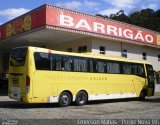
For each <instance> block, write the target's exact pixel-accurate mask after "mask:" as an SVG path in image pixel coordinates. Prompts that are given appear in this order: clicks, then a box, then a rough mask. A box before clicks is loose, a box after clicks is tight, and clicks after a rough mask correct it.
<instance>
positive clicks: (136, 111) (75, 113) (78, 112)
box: [0, 94, 160, 125]
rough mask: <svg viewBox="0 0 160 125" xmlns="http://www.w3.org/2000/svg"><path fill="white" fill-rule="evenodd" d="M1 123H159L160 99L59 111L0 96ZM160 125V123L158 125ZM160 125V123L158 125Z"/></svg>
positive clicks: (91, 103)
mask: <svg viewBox="0 0 160 125" xmlns="http://www.w3.org/2000/svg"><path fill="white" fill-rule="evenodd" d="M0 119H78V120H82V119H157V120H158V119H160V96H155V97H151V98H147V99H146V101H143V102H141V101H138V100H137V99H123V100H109V101H98V102H89V103H88V104H87V105H85V106H75V105H74V104H73V105H71V106H69V107H64V108H60V107H58V106H57V105H56V104H23V103H20V102H17V101H14V100H12V99H9V98H8V97H7V96H6V95H5V94H1V95H0ZM159 122H160V121H159ZM159 125H160V123H159Z"/></svg>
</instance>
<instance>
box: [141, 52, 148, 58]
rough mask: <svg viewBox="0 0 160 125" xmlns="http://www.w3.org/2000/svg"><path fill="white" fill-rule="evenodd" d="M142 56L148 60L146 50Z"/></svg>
mask: <svg viewBox="0 0 160 125" xmlns="http://www.w3.org/2000/svg"><path fill="white" fill-rule="evenodd" d="M142 56H143V60H147V53H146V52H143V53H142Z"/></svg>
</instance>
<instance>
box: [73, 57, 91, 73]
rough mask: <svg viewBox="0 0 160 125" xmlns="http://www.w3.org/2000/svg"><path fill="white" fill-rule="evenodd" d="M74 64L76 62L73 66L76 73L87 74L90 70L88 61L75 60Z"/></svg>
mask: <svg viewBox="0 0 160 125" xmlns="http://www.w3.org/2000/svg"><path fill="white" fill-rule="evenodd" d="M73 62H74V64H73V67H74V71H79V72H87V69H88V65H87V59H85V58H74V59H73Z"/></svg>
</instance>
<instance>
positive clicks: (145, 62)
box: [17, 46, 150, 64]
mask: <svg viewBox="0 0 160 125" xmlns="http://www.w3.org/2000/svg"><path fill="white" fill-rule="evenodd" d="M25 47H28V48H29V49H31V50H33V51H34V52H46V53H54V54H63V55H70V56H79V57H87V58H95V59H107V60H117V61H122V62H123V61H125V62H132V63H143V64H150V63H149V62H147V61H138V60H132V59H127V58H124V57H120V56H112V55H103V54H94V53H88V52H86V53H75V52H64V51H57V50H51V49H46V48H40V47H32V46H25ZM17 48H20V47H17ZM22 48H24V47H22Z"/></svg>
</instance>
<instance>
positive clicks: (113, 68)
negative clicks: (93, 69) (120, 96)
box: [106, 62, 120, 74]
mask: <svg viewBox="0 0 160 125" xmlns="http://www.w3.org/2000/svg"><path fill="white" fill-rule="evenodd" d="M106 68H107V73H113V74H116V73H117V74H119V73H120V64H119V63H117V62H107V67H106Z"/></svg>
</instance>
